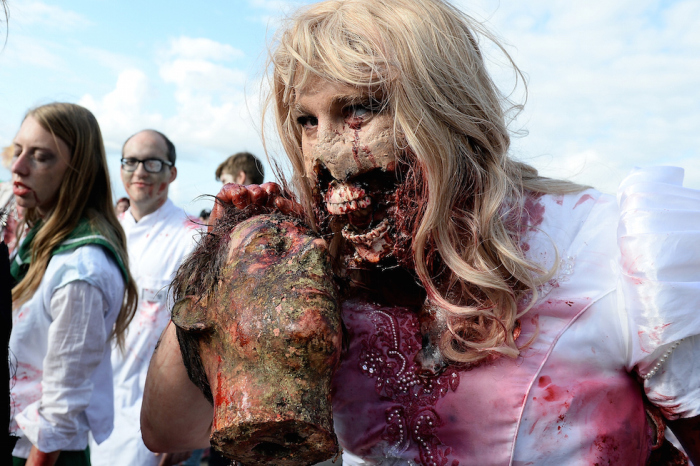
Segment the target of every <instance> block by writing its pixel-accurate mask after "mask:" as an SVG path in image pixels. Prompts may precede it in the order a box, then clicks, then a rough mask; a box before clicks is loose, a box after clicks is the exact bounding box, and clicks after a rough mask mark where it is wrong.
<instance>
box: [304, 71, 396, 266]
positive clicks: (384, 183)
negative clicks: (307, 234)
mask: <svg viewBox="0 0 700 466" xmlns="http://www.w3.org/2000/svg"><path fill="white" fill-rule="evenodd" d="M376 97H377V96H371V95H369V94H367V92H366V90H363V89H360V88H357V87H353V86H348V85H342V84H339V83H333V82H330V81H326V80H322V79H319V78H314V79H312V80H311V82H309V83H308V84H307V85H306V86H305V87H304V88H303V89H299V90H298V94H297V98H296V101H295V105H294V118H295V119H296V121H297V123H298V124H299V125H300V126H301V133H302V141H301V142H302V153H303V154H304V166H305V171H306V176H307V178H308V179H309V180H310V183H311V185H312V194H313V204H314V209H315V215H316V221H317V224H319V225H320V227H321V231H322V232H323V233H324V234H339V235H341V236H342V238H343V239H344V240H345V242H346V244H347V245H348V246H349V248H348V249H347V250H346V251H345V253H344V255H345V262H346V264H348V265H350V268H353V267H354V266H361V265H362V263H366V264H376V263H379V262H380V261H381V260H382V259H384V258H385V257H387V256H388V255H389V254H390V253H391V252H392V250H393V245H394V242H395V240H394V235H393V224H394V221H393V219H392V213H393V211H394V196H393V194H394V193H395V191H396V185H397V181H396V174H395V173H394V172H395V169H396V159H397V153H398V151H397V148H396V146H395V140H394V139H395V138H394V131H393V125H394V120H393V116H392V115H390V114H389V113H388V111H387V110H386V109H385V108H384V106H383V104H381V103H379V102H377V101H376Z"/></svg>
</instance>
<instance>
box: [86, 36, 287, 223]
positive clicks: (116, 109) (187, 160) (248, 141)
mask: <svg viewBox="0 0 700 466" xmlns="http://www.w3.org/2000/svg"><path fill="white" fill-rule="evenodd" d="M171 44H172V46H171V48H170V50H169V53H167V54H160V61H159V62H158V73H157V74H155V75H150V76H147V75H146V73H145V72H144V71H142V70H140V69H128V70H125V71H123V72H122V73H120V74H119V78H118V79H117V82H116V85H115V88H114V89H113V90H112V91H111V92H109V93H107V94H106V95H104V96H102V97H95V96H91V95H85V96H83V98H82V99H81V100H80V103H81V104H82V105H85V106H86V107H87V108H89V109H91V110H92V111H93V112H94V113H95V115H96V116H97V118H98V120H99V121H100V125H101V127H102V129H103V134H104V138H105V145H106V146H107V147H108V151H109V150H111V151H112V152H116V151H118V150H119V149H120V148H121V145H122V144H123V142H124V140H125V139H126V138H127V137H128V136H130V135H131V134H133V133H134V132H136V131H138V130H141V129H144V128H154V129H158V130H160V131H162V132H163V133H164V134H166V135H167V136H168V137H169V138H170V139H171V140H172V141H173V142H174V143H175V146H176V147H177V151H178V162H177V165H178V167H179V168H178V169H179V174H178V179H177V180H176V181H175V183H173V185H172V186H171V191H170V197H171V198H172V199H173V200H174V201H175V202H176V203H178V204H180V205H183V206H186V208H187V209H188V211H190V212H195V211H197V212H198V209H201V208H202V206H203V205H204V206H206V205H208V204H210V201H208V200H207V201H201V202H195V203H192V200H193V199H194V198H195V197H197V196H199V195H201V194H204V193H208V194H215V193H216V192H217V191H218V189H219V185H218V184H217V183H216V182H215V181H214V170H215V168H216V166H217V165H218V164H219V163H220V162H222V161H223V160H224V159H225V157H227V156H228V155H230V154H232V153H234V152H238V151H242V150H248V151H251V152H253V153H254V154H256V155H259V156H261V157H262V158H263V159H264V156H263V150H262V142H261V140H260V129H259V128H260V104H259V102H260V100H259V92H260V85H259V83H256V82H251V81H250V80H249V78H248V76H247V75H246V74H245V73H244V72H243V71H241V70H239V69H237V68H235V67H232V66H230V65H228V64H225V63H222V62H224V61H226V60H229V59H232V58H236V57H237V56H238V54H237V53H236V52H235V49H233V48H232V47H228V46H226V44H221V43H217V42H215V41H212V40H209V39H206V40H202V39H193V38H187V37H181V38H179V39H177V40H175V41H172V42H171ZM200 52H201V53H200ZM155 95H158V96H159V97H160V96H162V97H163V99H165V101H166V105H165V106H163V105H162V102H160V106H157V107H156V104H155V103H154V99H155V97H154V96H155ZM164 107H170V108H171V109H172V110H171V112H169V113H167V112H165V111H164V110H163V108H164ZM154 108H158V110H157V111H156V110H153V109H154ZM112 158H114V159H115V161H114V163H116V159H117V157H116V154H115V155H113V156H112ZM264 164H265V165H267V163H266V160H264ZM266 173H268V174H269V175H268V177H267V178H268V179H272V178H273V176H272V172H271V170H269V168H266ZM115 186H116V188H117V194H119V193H120V192H121V191H120V183H119V181H118V180H115Z"/></svg>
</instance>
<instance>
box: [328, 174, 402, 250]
mask: <svg viewBox="0 0 700 466" xmlns="http://www.w3.org/2000/svg"><path fill="white" fill-rule="evenodd" d="M395 185H396V177H395V174H394V173H387V172H384V171H381V170H375V171H373V172H369V173H365V174H362V175H360V176H358V177H356V178H355V179H353V180H351V181H347V182H339V181H337V180H335V179H332V178H329V177H326V178H325V179H323V177H319V184H318V186H319V187H321V192H320V193H319V194H320V197H321V198H322V202H323V204H324V206H325V211H326V213H327V214H329V215H330V217H332V218H333V219H335V220H336V221H337V222H340V224H344V226H343V228H342V230H341V234H342V236H343V238H345V240H346V241H348V243H350V244H351V245H352V246H353V247H354V249H355V252H356V253H357V255H358V256H359V257H360V258H361V259H362V260H363V261H365V262H370V263H377V262H379V261H380V260H381V259H382V258H384V257H386V256H387V255H388V254H389V252H390V251H391V248H392V245H393V243H394V241H393V239H392V235H391V232H392V230H393V223H392V221H391V218H392V215H391V212H392V211H393V209H394V208H395V206H394V203H393V198H394V196H393V191H394V190H395ZM324 187H325V189H323V188H324ZM336 224H337V223H336Z"/></svg>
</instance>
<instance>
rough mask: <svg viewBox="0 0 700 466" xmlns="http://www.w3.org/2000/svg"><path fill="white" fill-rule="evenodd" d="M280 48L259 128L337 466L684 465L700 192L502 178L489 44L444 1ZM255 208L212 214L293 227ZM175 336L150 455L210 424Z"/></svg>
mask: <svg viewBox="0 0 700 466" xmlns="http://www.w3.org/2000/svg"><path fill="white" fill-rule="evenodd" d="M278 39H279V40H278V43H277V44H276V47H275V49H274V52H273V55H272V58H271V62H272V67H273V81H272V90H273V91H272V95H271V103H272V108H273V109H274V112H275V115H276V119H277V127H278V130H279V133H280V136H281V139H282V142H283V145H284V148H285V150H286V152H287V154H288V156H289V157H290V160H291V162H292V165H293V167H294V178H293V184H294V187H295V188H296V190H297V194H298V198H299V200H300V203H301V205H302V206H303V208H304V210H305V212H306V213H307V219H308V222H310V223H311V224H312V225H313V227H314V228H315V229H316V230H317V231H318V232H319V234H320V235H321V236H322V237H323V238H324V239H325V240H326V243H327V245H328V248H329V253H330V255H331V256H332V257H333V259H334V273H335V274H336V275H337V276H338V282H339V292H340V298H339V301H340V307H341V314H342V321H343V324H344V339H345V346H344V349H343V354H342V357H341V360H340V365H339V367H338V369H337V371H336V373H335V375H334V378H333V388H332V390H331V392H330V393H331V395H332V408H333V421H334V425H335V432H336V434H337V436H338V440H339V443H340V446H341V447H342V451H343V464H347V465H360V464H392V465H393V464H421V465H473V464H493V465H509V464H552V465H559V464H645V463H647V462H658V461H660V460H669V461H677V462H679V464H682V463H683V462H684V461H686V459H684V457H683V456H682V453H680V452H678V451H677V450H675V449H674V448H673V447H672V446H671V445H670V444H669V443H668V442H667V441H665V439H664V431H665V426H666V425H669V426H670V427H671V428H672V430H673V431H674V432H675V433H676V435H677V437H678V439H679V440H680V442H681V443H682V445H683V447H685V450H686V451H687V452H688V453H689V454H690V456H691V458H692V459H694V461H695V462H696V464H698V463H700V455H699V452H700V444H699V443H698V442H699V441H700V434H699V432H700V429H699V427H700V422H699V421H698V419H700V418H698V415H700V370H699V366H698V364H699V363H698V362H697V361H698V357H697V356H696V354H698V352H699V351H700V346H699V345H700V341H699V340H698V338H697V336H696V335H697V334H698V333H699V332H700V314H698V312H697V311H698V303H700V253H699V252H698V244H700V192H697V191H693V190H690V189H684V188H683V187H682V177H683V171H682V170H681V169H676V168H669V167H662V168H655V169H653V170H636V171H635V172H633V173H632V174H631V175H630V176H629V177H627V178H626V179H625V180H624V181H623V183H622V185H621V186H620V189H619V191H618V195H617V197H614V196H609V195H604V194H601V193H600V192H598V191H596V190H594V189H589V188H587V187H584V186H579V185H576V184H572V183H570V182H565V181H561V180H555V179H548V178H544V177H541V176H539V175H538V174H537V171H536V170H535V169H534V168H532V167H530V166H528V165H525V164H523V163H520V162H517V161H515V160H513V159H512V158H510V157H509V155H508V148H509V134H508V129H507V127H506V121H507V114H508V112H509V111H511V110H513V107H512V105H511V104H510V103H509V102H508V101H507V99H506V98H505V97H504V96H503V95H502V94H501V93H500V92H499V91H498V89H497V88H496V87H495V85H494V83H493V81H492V79H491V77H490V76H489V74H488V72H487V70H486V68H485V66H484V61H483V58H482V54H481V51H480V49H479V44H480V43H482V42H483V41H484V40H485V39H491V40H493V39H492V37H491V36H490V35H489V33H488V32H487V31H485V30H484V29H483V27H482V26H481V25H480V24H479V23H477V22H475V21H474V20H473V19H471V18H470V17H468V16H466V15H464V14H463V13H461V12H460V11H459V10H457V9H456V8H454V7H453V6H451V5H450V4H448V3H446V2H444V1H441V0H347V1H327V2H322V3H319V4H315V5H312V6H310V7H308V8H305V9H303V10H301V11H300V12H299V13H298V14H297V15H296V16H294V17H293V18H291V20H290V21H289V22H288V23H287V24H286V25H285V27H284V28H283V29H282V32H281V34H280V35H279V38H278ZM496 45H498V44H497V43H496ZM515 70H516V72H518V70H517V68H515ZM268 191H269V192H266V190H265V189H261V188H260V187H247V188H244V187H241V186H238V185H227V186H226V187H225V188H224V189H223V190H222V192H221V193H220V197H221V199H222V200H224V201H226V202H229V203H232V204H233V205H235V206H237V207H244V206H246V205H247V204H258V203H259V204H266V205H277V206H278V207H281V208H282V209H281V210H287V211H288V210H289V209H290V206H291V205H290V203H289V201H288V200H285V199H281V198H279V197H278V198H276V199H274V200H271V198H270V196H273V197H274V196H275V193H274V192H272V191H270V190H269V187H268ZM222 210H224V209H223V207H220V206H217V208H216V209H215V212H214V213H213V214H212V217H213V218H216V217H217V216H220V214H221V211H222ZM261 263H262V262H261ZM276 305H278V303H277V300H276V298H275V297H274V296H270V298H269V306H268V307H270V308H274V306H276ZM174 334H175V330H174V329H173V327H172V326H171V327H170V328H168V330H166V332H165V334H164V336H163V343H162V346H161V349H160V350H159V351H158V352H157V353H156V355H155V357H154V359H153V360H152V365H151V373H150V374H149V380H148V382H147V389H146V397H145V400H144V410H143V411H142V427H143V431H144V438H145V439H146V440H147V444H150V445H151V446H152V447H153V448H157V449H163V450H168V449H173V448H190V447H197V446H200V445H199V444H193V445H182V444H181V443H180V442H183V441H185V439H183V438H182V437H180V436H179V435H178V434H177V433H176V430H175V429H176V426H177V424H174V423H172V422H171V419H170V417H169V416H170V415H171V414H172V413H177V416H178V417H179V421H178V422H183V421H184V419H183V412H182V410H181V409H172V407H174V406H182V405H183V404H185V403H184V400H193V401H189V402H188V403H187V406H189V407H191V408H192V409H191V410H190V411H189V416H191V417H188V420H187V422H188V423H189V425H192V426H196V427H197V428H199V429H201V430H198V431H197V432H198V434H197V435H195V436H190V437H188V438H189V439H190V440H191V441H192V442H193V443H196V442H197V441H199V442H201V444H202V445H206V443H207V437H208V434H209V429H210V427H209V426H210V425H211V419H212V418H211V416H212V409H211V406H210V405H208V404H207V402H206V400H205V399H204V397H202V396H201V395H199V390H198V389H197V388H196V387H195V386H194V385H193V384H192V383H188V380H187V378H186V374H187V372H186V370H185V368H184V367H183V364H182V362H181V360H180V359H179V358H178V356H177V353H176V352H175V353H173V352H170V351H168V350H165V349H163V348H168V349H172V348H174V349H177V340H176V339H175V337H174ZM173 354H175V356H174V355H173ZM206 364H207V363H206V361H205V362H204V365H205V366H206ZM213 380H214V381H215V380H217V379H214V378H213V377H212V375H211V374H209V382H210V383H209V387H210V388H211V390H212V391H213V392H215V393H213V398H214V399H215V400H216V399H220V397H219V398H217V393H216V390H217V387H216V386H215V385H214V383H212V381H213ZM219 380H220V379H219ZM165 387H168V388H169V389H168V390H165ZM174 388H177V389H174ZM218 388H220V387H218ZM170 389H173V390H170ZM194 400H196V401H194ZM234 408H235V406H234ZM217 409H218V408H217ZM232 409H233V408H232ZM241 409H242V408H241ZM198 410H199V411H198ZM217 412H218V411H217ZM216 422H217V419H216V418H215V424H216ZM149 442H150V443H149Z"/></svg>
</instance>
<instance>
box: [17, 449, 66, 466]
mask: <svg viewBox="0 0 700 466" xmlns="http://www.w3.org/2000/svg"><path fill="white" fill-rule="evenodd" d="M60 454H61V451H60V450H58V451H52V452H49V453H44V452H43V451H41V450H39V449H38V448H37V447H35V446H33V445H32V449H31V451H30V452H29V458H27V462H26V463H25V466H53V465H54V464H56V460H57V459H58V455H60Z"/></svg>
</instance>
